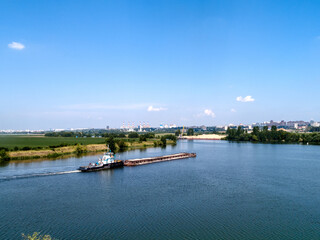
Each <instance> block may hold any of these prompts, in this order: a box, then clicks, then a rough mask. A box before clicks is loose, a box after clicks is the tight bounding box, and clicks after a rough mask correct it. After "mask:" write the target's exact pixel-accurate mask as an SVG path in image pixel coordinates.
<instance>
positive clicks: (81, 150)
mask: <svg viewBox="0 0 320 240" xmlns="http://www.w3.org/2000/svg"><path fill="white" fill-rule="evenodd" d="M167 145H175V142H174V141H172V140H167ZM151 147H158V146H155V145H154V141H146V142H141V143H139V142H133V143H129V145H128V146H127V147H126V148H125V149H124V151H122V152H125V151H131V150H135V149H145V148H151ZM105 151H107V146H106V144H88V145H78V146H66V147H59V148H54V149H41V150H27V151H12V152H8V154H9V157H10V160H9V161H7V162H10V161H19V160H33V159H34V160H36V159H42V160H50V159H56V158H59V157H62V156H68V157H73V156H77V155H78V156H79V155H85V154H87V153H99V152H105Z"/></svg>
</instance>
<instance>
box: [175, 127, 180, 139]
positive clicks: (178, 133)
mask: <svg viewBox="0 0 320 240" xmlns="http://www.w3.org/2000/svg"><path fill="white" fill-rule="evenodd" d="M174 134H175V135H176V136H177V137H178V136H179V135H180V134H181V131H180V129H178V130H177V131H176V132H175V133H174Z"/></svg>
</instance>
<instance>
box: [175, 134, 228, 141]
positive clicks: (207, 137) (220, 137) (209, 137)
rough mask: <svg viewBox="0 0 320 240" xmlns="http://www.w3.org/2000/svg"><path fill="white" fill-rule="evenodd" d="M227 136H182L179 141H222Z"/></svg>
mask: <svg viewBox="0 0 320 240" xmlns="http://www.w3.org/2000/svg"><path fill="white" fill-rule="evenodd" d="M226 136H227V135H218V134H202V135H198V136H182V137H180V138H179V139H183V140H223V139H224V138H225V137H226Z"/></svg>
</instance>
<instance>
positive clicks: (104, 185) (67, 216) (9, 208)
mask: <svg viewBox="0 0 320 240" xmlns="http://www.w3.org/2000/svg"><path fill="white" fill-rule="evenodd" d="M178 152H196V153H197V157H196V158H190V159H184V160H176V161H169V162H162V163H155V164H150V165H144V166H137V167H124V168H122V169H114V170H107V171H101V172H93V173H79V172H77V171H75V170H76V169H77V167H78V166H80V165H84V164H87V163H89V162H93V161H96V159H97V157H98V156H85V157H81V158H75V157H72V158H68V159H58V160H46V161H32V162H31V161H20V162H10V163H9V164H7V165H4V166H0V189H1V191H0V239H21V234H22V233H25V234H32V233H33V232H42V233H43V234H50V235H51V236H53V237H55V238H57V239H319V238H320V146H302V145H276V144H275V145H271V144H251V143H228V142H225V141H180V142H179V143H178V144H177V145H176V146H175V147H170V146H168V147H167V148H166V149H161V148H153V149H147V150H144V151H140V150H136V151H131V152H126V153H122V154H120V159H123V160H124V159H130V158H138V157H149V156H159V155H165V154H171V153H178Z"/></svg>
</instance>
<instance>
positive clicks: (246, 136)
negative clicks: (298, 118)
mask: <svg viewBox="0 0 320 240" xmlns="http://www.w3.org/2000/svg"><path fill="white" fill-rule="evenodd" d="M226 133H227V137H226V140H229V141H250V142H263V143H303V144H320V133H294V132H286V131H283V130H279V131H278V129H277V127H276V126H272V127H271V130H269V129H268V127H267V126H265V127H263V128H262V129H260V128H259V127H254V128H253V130H252V132H251V133H248V132H247V131H245V130H244V129H243V128H242V127H241V126H239V127H238V128H237V129H233V128H228V130H227V132H226Z"/></svg>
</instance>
